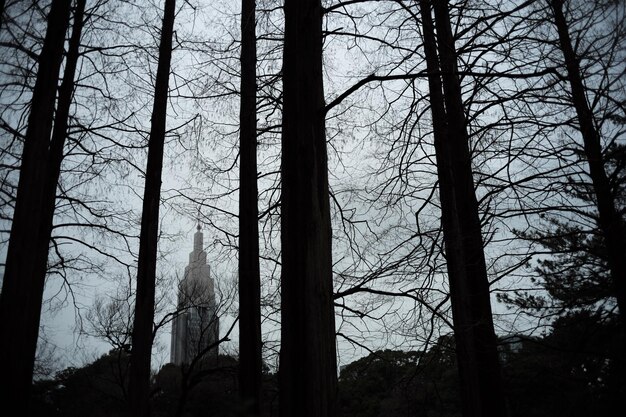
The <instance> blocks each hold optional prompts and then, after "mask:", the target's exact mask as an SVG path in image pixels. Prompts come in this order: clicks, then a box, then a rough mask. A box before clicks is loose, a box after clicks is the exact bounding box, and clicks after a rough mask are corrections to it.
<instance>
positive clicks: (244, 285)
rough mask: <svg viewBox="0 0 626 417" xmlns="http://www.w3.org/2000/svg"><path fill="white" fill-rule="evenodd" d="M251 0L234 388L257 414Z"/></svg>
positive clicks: (249, 5)
mask: <svg viewBox="0 0 626 417" xmlns="http://www.w3.org/2000/svg"><path fill="white" fill-rule="evenodd" d="M255 8H256V2H255V0H242V2H241V92H240V94H241V106H240V109H239V115H240V116H239V120H240V126H239V137H240V140H239V142H240V152H239V160H240V185H239V390H240V393H241V397H242V399H243V400H244V401H250V402H251V411H252V413H253V414H255V415H258V414H259V412H260V400H261V364H262V358H261V342H262V341H261V276H260V270H259V225H258V223H259V221H258V217H259V211H258V207H257V200H258V191H257V158H256V149H257V147H256V141H257V136H256V117H257V114H256V30H255V27H256V12H255Z"/></svg>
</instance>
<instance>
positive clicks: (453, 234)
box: [420, 0, 507, 417]
mask: <svg viewBox="0 0 626 417" xmlns="http://www.w3.org/2000/svg"><path fill="white" fill-rule="evenodd" d="M434 4H435V18H436V23H437V40H438V50H439V61H440V63H441V68H439V65H438V61H437V46H436V42H435V37H434V34H433V32H434V28H433V23H432V17H431V12H430V7H429V2H428V1H427V0H421V1H420V7H421V14H422V19H423V26H424V49H425V54H426V60H427V67H428V72H429V74H430V75H429V77H428V79H429V87H430V92H431V111H432V115H433V129H434V138H435V152H436V157H437V171H438V176H439V193H440V199H441V208H442V226H443V236H444V243H445V248H446V260H447V265H448V279H449V284H450V297H451V304H452V316H453V324H454V336H455V341H456V354H457V363H458V367H459V376H460V381H461V398H462V409H463V415H464V416H465V417H470V416H471V417H478V416H505V415H506V414H507V412H506V407H505V402H504V395H503V391H502V383H501V375H500V365H499V363H498V353H497V338H496V335H495V331H494V327H493V319H492V313H491V301H490V295H489V280H488V277H487V268H486V265H485V256H484V251H483V241H482V235H481V226H480V218H479V216H478V203H477V201H476V195H475V192H474V183H473V177H472V168H471V157H470V153H469V145H468V139H469V138H468V136H467V130H466V123H467V122H466V119H465V114H464V108H463V101H462V96H461V87H460V82H459V79H458V75H457V73H458V70H457V66H456V51H455V47H454V39H453V37H452V30H451V28H450V17H449V15H448V8H447V7H448V6H447V2H444V1H435V2H434ZM440 69H441V72H442V74H443V75H442V77H441V78H440V77H439V76H438V75H436V74H438V73H439V70H440ZM442 89H443V94H442Z"/></svg>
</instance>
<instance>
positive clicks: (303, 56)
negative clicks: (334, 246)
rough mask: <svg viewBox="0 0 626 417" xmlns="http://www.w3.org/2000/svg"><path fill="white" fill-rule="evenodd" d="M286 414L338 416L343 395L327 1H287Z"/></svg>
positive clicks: (282, 359) (283, 320)
mask: <svg viewBox="0 0 626 417" xmlns="http://www.w3.org/2000/svg"><path fill="white" fill-rule="evenodd" d="M284 11H285V44H284V52H283V53H284V55H283V125H282V129H283V132H282V166H281V174H282V194H281V250H282V258H281V259H282V265H281V268H282V269H281V308H282V311H281V347H280V368H279V378H280V415H281V416H283V417H290V416H294V415H300V416H310V417H313V416H316V417H322V416H334V415H335V413H336V398H337V393H336V391H337V364H336V353H335V318H334V309H333V280H332V262H331V255H332V254H331V227H330V207H329V194H328V163H327V151H326V134H325V127H324V126H325V120H324V89H323V83H322V7H321V3H320V1H319V0H305V1H297V0H287V1H286V2H285V7H284Z"/></svg>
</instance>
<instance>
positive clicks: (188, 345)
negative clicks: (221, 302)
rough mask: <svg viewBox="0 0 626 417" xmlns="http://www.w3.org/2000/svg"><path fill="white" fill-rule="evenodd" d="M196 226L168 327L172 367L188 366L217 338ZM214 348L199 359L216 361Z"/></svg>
mask: <svg viewBox="0 0 626 417" xmlns="http://www.w3.org/2000/svg"><path fill="white" fill-rule="evenodd" d="M202 247H203V236H202V232H201V230H200V225H198V227H197V231H196V233H195V234H194V236H193V251H191V253H189V265H187V266H186V267H185V275H184V276H183V280H182V281H181V282H180V283H179V285H178V315H177V316H176V317H175V318H174V321H173V323H172V347H171V354H170V361H171V362H172V363H174V364H176V365H182V364H189V363H190V362H191V361H192V360H193V359H194V358H195V357H196V356H197V355H198V354H200V353H202V352H203V351H205V350H206V348H207V347H208V346H210V345H211V344H213V343H215V342H216V341H217V340H218V338H219V319H218V317H217V315H216V306H215V291H214V286H213V279H212V278H211V267H210V266H209V265H207V262H206V252H205V251H204V249H203V248H202ZM217 353H218V348H217V346H216V347H215V348H212V349H211V350H210V351H209V352H206V353H205V354H204V356H203V358H209V357H217Z"/></svg>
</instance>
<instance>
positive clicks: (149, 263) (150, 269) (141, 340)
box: [128, 0, 176, 417]
mask: <svg viewBox="0 0 626 417" xmlns="http://www.w3.org/2000/svg"><path fill="white" fill-rule="evenodd" d="M175 11H176V1H175V0H165V6H164V11H163V26H162V29H161V41H160V45H159V63H158V66H157V73H156V80H155V91H154V105H153V108H152V122H151V126H150V139H149V142H148V162H147V166H146V184H145V189H144V196H143V208H142V215H141V232H140V236H139V257H138V260H137V262H138V263H137V292H136V298H135V318H134V322H133V334H132V348H131V356H130V375H129V387H128V392H129V401H130V408H131V411H132V415H133V416H134V417H146V416H148V415H149V414H150V409H149V397H150V395H149V394H150V359H151V352H152V340H153V322H154V292H155V276H156V261H157V242H158V229H159V202H160V198H161V171H162V167H163V146H164V143H165V122H166V117H167V97H168V79H169V72H170V62H171V59H172V35H173V32H174V18H175Z"/></svg>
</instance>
